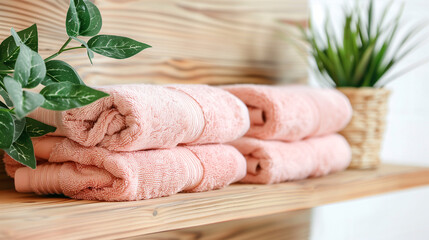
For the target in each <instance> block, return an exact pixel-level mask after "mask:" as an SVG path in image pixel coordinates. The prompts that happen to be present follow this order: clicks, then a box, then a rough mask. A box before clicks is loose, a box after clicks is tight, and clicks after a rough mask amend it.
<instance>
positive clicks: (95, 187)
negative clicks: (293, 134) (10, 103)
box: [4, 137, 246, 201]
mask: <svg viewBox="0 0 429 240" xmlns="http://www.w3.org/2000/svg"><path fill="white" fill-rule="evenodd" d="M33 144H34V146H35V149H36V157H37V158H38V166H37V169H36V170H32V169H30V168H28V167H23V166H22V165H20V164H19V163H17V162H15V161H14V160H13V159H11V158H10V157H9V156H7V155H6V156H5V157H4V162H5V164H6V171H7V173H8V174H9V175H10V176H12V177H14V178H15V188H16V190H17V191H18V192H35V193H37V194H55V193H56V194H64V195H66V196H69V197H72V198H76V199H87V200H104V201H126V200H140V199H150V198H157V197H162V196H169V195H172V194H175V193H178V192H181V191H186V192H200V191H208V190H212V189H219V188H222V187H225V186H227V185H229V184H230V183H233V182H236V181H238V180H240V179H241V178H243V177H244V176H245V174H246V161H245V159H244V158H243V156H242V155H241V154H240V152H238V151H237V150H236V149H235V148H233V147H232V146H229V145H220V144H218V145H201V146H189V147H175V148H172V149H160V150H147V151H135V152H112V151H109V150H107V149H104V148H99V147H89V148H86V147H82V146H80V145H78V144H77V143H75V142H73V141H70V140H69V139H66V138H62V137H42V138H39V139H35V140H33ZM46 159H48V160H46Z"/></svg>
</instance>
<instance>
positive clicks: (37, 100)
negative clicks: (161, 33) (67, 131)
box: [0, 0, 150, 168]
mask: <svg viewBox="0 0 429 240" xmlns="http://www.w3.org/2000/svg"><path fill="white" fill-rule="evenodd" d="M101 26H102V19H101V15H100V11H99V10H98V8H97V7H96V6H95V5H94V4H93V3H92V2H90V1H89V0H71V1H70V6H69V9H68V12H67V17H66V32H67V35H68V37H69V38H68V39H67V41H66V42H65V43H64V44H63V46H62V47H61V48H60V49H59V51H58V52H56V53H54V54H53V55H51V56H49V57H47V58H45V59H43V58H42V57H41V56H40V55H39V54H38V32H37V25H36V24H34V25H32V26H30V27H29V28H27V29H24V30H22V31H19V32H16V31H15V30H14V29H13V28H12V29H11V34H12V35H11V36H9V37H8V38H6V39H5V40H4V41H3V42H2V43H1V44H0V95H1V96H2V98H3V100H4V102H3V101H0V149H3V150H4V151H5V152H6V153H7V154H8V155H9V156H11V157H12V158H13V159H15V160H16V161H18V162H20V163H22V164H24V165H26V166H28V167H31V168H36V159H35V156H34V149H33V145H32V142H31V137H40V136H43V135H45V134H47V133H50V132H54V131H55V127H52V126H49V125H46V124H44V123H41V122H39V121H37V120H35V119H32V118H29V117H26V116H27V115H28V114H29V113H30V112H32V111H33V110H35V109H36V108H38V107H42V108H46V109H50V110H55V111H64V110H68V109H72V108H78V107H82V106H85V105H87V104H90V103H92V102H94V101H96V100H98V99H100V98H103V97H106V96H108V94H106V93H104V92H101V91H98V90H95V89H92V88H90V87H88V86H86V85H85V84H84V82H83V81H82V79H81V78H80V77H79V75H78V74H77V72H76V71H75V70H74V69H73V67H72V66H70V65H69V64H67V63H66V62H64V61H60V60H52V59H54V58H55V57H57V56H58V55H60V54H61V53H63V52H66V51H71V50H76V49H81V48H83V49H86V52H87V55H88V58H89V60H90V61H91V63H92V58H93V57H94V52H95V53H98V54H101V55H104V56H107V57H110V58H116V59H124V58H128V57H131V56H134V55H135V54H137V53H139V52H140V51H142V50H143V49H145V48H148V47H150V46H149V45H147V44H144V43H141V42H138V41H135V40H133V39H130V38H126V37H121V36H112V35H97V34H98V33H99V32H100V30H101ZM80 36H86V37H91V38H90V39H89V40H88V42H86V41H84V40H82V39H80V38H78V37H80ZM71 41H77V42H79V43H80V44H81V46H78V47H70V48H67V46H68V44H69V43H70V42H71ZM40 84H42V85H44V86H45V87H44V88H43V89H42V90H41V91H40V92H39V93H36V92H31V91H26V90H23V89H31V88H35V87H37V86H39V85H40Z"/></svg>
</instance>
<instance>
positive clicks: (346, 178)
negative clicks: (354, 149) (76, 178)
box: [0, 165, 429, 240]
mask: <svg viewBox="0 0 429 240" xmlns="http://www.w3.org/2000/svg"><path fill="white" fill-rule="evenodd" d="M428 176H429V168H423V167H422V168H421V167H408V166H396V165H382V166H381V167H380V168H379V169H377V170H374V171H368V170H347V171H344V172H340V173H336V174H333V175H330V176H326V177H323V178H316V179H307V180H302V181H296V182H288V183H282V184H275V185H270V186H266V185H246V184H236V185H232V186H229V187H227V188H225V189H222V190H217V191H210V192H204V193H189V194H177V195H174V196H171V197H166V198H159V199H152V200H145V201H136V202H119V203H112V202H94V201H78V200H71V199H68V198H63V197H39V196H35V195H33V194H19V193H16V192H14V190H1V191H0V239H27V240H28V239H59V238H61V239H68V238H86V239H106V238H109V239H112V238H121V237H122V238H124V237H132V236H139V235H142V234H149V233H155V232H161V231H167V230H174V229H181V228H187V227H194V226H200V225H205V224H212V223H218V222H223V221H231V220H238V219H245V218H251V217H258V216H265V215H269V214H275V213H280V212H286V211H293V210H299V209H308V208H312V207H315V206H319V205H322V204H327V203H333V202H338V201H345V200H349V199H355V198H359V197H364V196H370V195H375V194H380V193H385V192H389V191H395V190H401V189H407V188H411V187H417V186H423V185H428V184H429V177H428Z"/></svg>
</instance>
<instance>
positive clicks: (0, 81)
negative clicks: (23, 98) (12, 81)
mask: <svg viewBox="0 0 429 240" xmlns="http://www.w3.org/2000/svg"><path fill="white" fill-rule="evenodd" d="M6 76H7V75H0V96H2V97H3V99H4V101H5V102H6V104H7V106H9V107H12V106H13V103H12V100H10V98H9V94H8V93H7V92H6V87H5V86H4V83H3V79H4V77H6Z"/></svg>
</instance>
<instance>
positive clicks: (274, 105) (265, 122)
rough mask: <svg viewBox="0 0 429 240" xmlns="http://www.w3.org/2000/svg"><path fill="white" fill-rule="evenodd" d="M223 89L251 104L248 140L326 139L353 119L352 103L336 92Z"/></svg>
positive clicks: (249, 87) (245, 87) (289, 88)
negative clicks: (314, 137) (324, 137)
mask: <svg viewBox="0 0 429 240" xmlns="http://www.w3.org/2000/svg"><path fill="white" fill-rule="evenodd" d="M223 89H225V90H227V91H229V92H230V93H232V94H234V95H236V96H237V97H238V98H240V99H241V100H242V101H243V102H244V103H245V104H246V105H247V107H248V109H249V114H250V124H251V126H250V129H249V131H248V132H247V134H246V136H248V137H254V138H259V139H269V140H282V141H297V140H301V139H303V138H306V137H312V136H322V135H326V134H330V133H335V132H338V131H340V130H341V129H343V128H344V127H345V126H346V125H347V124H348V122H349V121H350V119H351V116H352V108H351V105H350V102H349V100H348V99H347V97H345V96H344V95H343V94H342V93H341V92H339V91H337V90H335V89H320V88H319V89H318V88H311V87H306V86H263V85H250V84H246V85H231V86H223Z"/></svg>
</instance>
